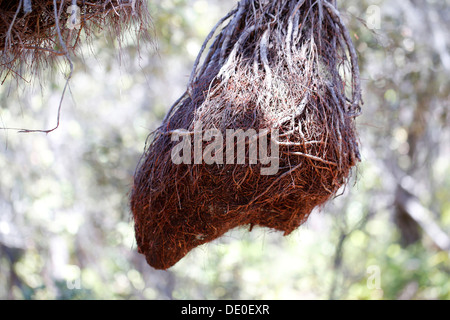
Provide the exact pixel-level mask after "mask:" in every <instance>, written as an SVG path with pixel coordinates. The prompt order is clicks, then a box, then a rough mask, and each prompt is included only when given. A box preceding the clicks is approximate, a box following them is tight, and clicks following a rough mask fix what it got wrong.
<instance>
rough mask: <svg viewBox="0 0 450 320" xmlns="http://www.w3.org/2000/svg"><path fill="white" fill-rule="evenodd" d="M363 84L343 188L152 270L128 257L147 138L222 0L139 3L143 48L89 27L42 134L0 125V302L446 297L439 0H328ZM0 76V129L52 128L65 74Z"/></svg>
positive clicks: (446, 163)
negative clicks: (319, 206)
mask: <svg viewBox="0 0 450 320" xmlns="http://www.w3.org/2000/svg"><path fill="white" fill-rule="evenodd" d="M340 3H341V4H340V7H341V10H343V9H345V10H346V11H347V13H346V14H345V18H346V21H347V23H348V24H349V26H350V27H351V29H352V38H353V40H354V42H355V46H356V48H357V50H358V52H359V55H360V62H361V71H362V78H363V84H364V88H363V89H364V92H363V93H364V100H365V105H364V108H363V115H362V116H361V117H359V118H358V119H357V127H358V130H359V133H360V140H361V144H362V162H361V164H360V165H359V167H358V169H357V170H356V171H355V173H354V175H353V180H352V184H351V185H349V186H348V187H347V188H345V190H343V194H342V195H341V196H339V197H337V198H336V199H334V200H333V201H332V202H330V203H329V204H328V205H327V206H326V207H325V208H324V209H323V210H321V211H317V212H314V213H313V214H312V217H311V219H310V220H309V221H308V222H307V223H306V224H305V225H303V226H302V227H300V228H299V229H298V230H297V231H295V232H294V233H293V234H292V235H290V236H288V237H283V236H282V235H281V234H280V233H278V232H274V231H271V230H268V229H262V228H260V229H257V228H255V229H254V230H253V231H252V232H250V233H249V232H247V230H246V229H245V230H241V229H236V230H232V231H230V232H229V233H227V234H226V235H225V236H224V237H222V238H220V239H218V240H216V241H214V242H212V243H209V244H206V245H203V246H201V247H199V248H196V249H195V250H193V251H192V252H191V253H190V254H189V255H188V256H187V257H185V258H184V259H182V260H181V261H180V262H179V263H178V264H176V265H175V266H174V267H173V268H171V269H169V270H168V271H157V270H154V269H152V268H151V267H149V266H148V265H147V264H146V262H145V259H144V257H143V256H141V255H139V254H138V253H137V252H136V245H135V242H134V234H133V224H132V221H131V219H130V211H129V207H128V191H129V189H130V186H131V183H132V177H133V173H134V170H135V167H136V164H137V162H138V159H139V157H140V155H141V153H142V151H143V148H144V143H145V139H146V137H147V135H148V133H149V132H150V131H151V130H152V129H154V128H155V127H156V126H157V125H158V123H159V122H160V121H161V119H162V117H163V116H164V114H165V112H166V110H167V109H168V108H169V107H170V105H171V104H172V103H173V102H174V101H175V100H176V99H177V98H178V97H179V95H180V94H181V93H182V92H183V91H184V89H185V85H186V83H187V80H188V77H189V74H190V70H191V67H192V64H193V61H194V59H195V57H196V55H197V52H198V51H199V49H200V46H201V44H202V42H203V39H204V38H205V37H206V35H207V34H208V33H209V30H210V29H211V28H212V26H213V25H214V24H215V23H216V22H217V20H218V19H219V18H220V17H222V16H223V15H224V14H225V13H227V12H228V10H229V9H231V8H233V7H234V6H235V5H236V1H235V0H227V1H220V0H208V1H207V0H151V1H149V7H150V12H151V14H152V19H153V27H154V30H153V32H154V34H153V42H152V43H149V44H147V45H143V44H142V43H141V47H140V50H137V47H136V43H135V41H133V38H132V37H131V36H130V37H129V38H125V42H124V43H122V50H121V51H120V53H119V51H118V49H117V45H116V44H115V43H114V42H113V41H110V40H109V39H107V38H106V37H103V36H102V35H99V37H98V39H97V40H96V41H94V42H93V43H92V44H91V45H90V46H89V47H86V48H85V50H84V54H83V56H81V57H78V58H76V59H74V67H75V72H74V74H73V77H72V79H71V81H70V91H69V92H68V93H67V94H66V96H65V100H64V103H63V106H62V114H61V124H60V127H59V128H58V129H57V130H56V131H54V132H52V133H50V134H48V135H45V134H40V133H28V134H24V133H18V132H17V131H16V130H5V129H4V130H0V298H1V299H450V277H449V272H450V260H449V252H450V242H449V237H448V234H449V230H450V101H449V96H450V85H449V79H450V38H449V37H448V35H449V34H450V20H449V19H450V9H449V8H450V1H448V0H441V1H435V0H404V1H394V0H364V1H356V0H346V1H341V2H340ZM46 72H48V74H51V75H52V76H51V77H47V78H45V80H44V81H43V82H42V83H40V82H39V81H33V80H32V79H27V81H28V80H29V81H28V82H25V81H16V80H12V79H7V80H6V81H5V82H4V83H3V84H2V85H1V86H0V127H3V128H11V127H12V128H26V129H48V128H52V127H53V126H54V125H55V122H56V114H57V107H58V104H59V99H60V98H61V93H62V90H63V87H64V84H65V79H64V76H65V74H66V72H67V68H66V67H65V66H64V65H63V64H61V65H59V66H56V67H55V68H54V70H47V71H46Z"/></svg>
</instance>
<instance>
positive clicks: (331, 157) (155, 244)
mask: <svg viewBox="0 0 450 320" xmlns="http://www.w3.org/2000/svg"><path fill="white" fill-rule="evenodd" d="M228 20H229V22H228V24H227V25H226V26H225V27H223V28H222V30H221V31H220V32H217V29H218V28H219V27H220V26H221V25H222V24H224V23H225V21H228ZM214 35H215V37H214ZM213 37H214V40H211V39H213ZM208 43H210V49H209V51H208V53H207V54H206V55H204V54H203V50H204V49H205V47H206V45H207V44H208ZM200 62H201V63H200ZM361 104H362V103H361V93H360V84H359V70H358V64H357V58H356V53H355V50H354V48H353V44H352V42H351V39H350V37H349V34H348V31H347V29H346V28H345V25H344V24H343V22H342V20H341V17H340V14H339V12H338V11H337V9H336V7H335V4H334V3H333V1H326V0H322V1H320V0H319V1H312V0H300V1H288V0H276V1H264V0H242V1H241V2H240V3H239V5H238V7H237V8H236V9H235V10H233V11H231V12H230V13H229V14H228V15H226V16H225V17H224V18H223V19H222V20H221V21H219V23H218V24H217V25H216V26H215V27H214V28H213V30H212V31H211V33H210V35H209V36H208V37H207V39H206V40H205V44H204V46H203V48H202V50H201V52H200V53H199V56H198V59H197V61H196V62H195V66H194V69H193V71H192V75H191V78H190V81H189V83H188V86H187V90H186V92H185V93H184V94H183V95H182V97H181V98H180V99H179V100H178V101H177V102H175V104H174V105H173V106H172V108H171V109H170V111H169V112H168V114H167V116H166V118H165V119H164V121H163V123H162V125H161V126H160V127H159V128H158V129H157V130H156V131H155V132H153V133H152V134H151V135H150V136H149V139H148V145H147V146H146V150H145V153H144V154H143V156H142V158H141V162H140V164H139V166H138V168H137V170H136V175H135V180H134V186H133V188H132V190H131V198H130V200H131V209H132V212H133V217H134V221H135V232H136V240H137V244H138V249H139V252H141V253H142V254H144V255H145V256H146V259H147V261H148V263H149V264H150V265H151V266H153V267H155V268H158V269H166V268H169V267H171V266H172V265H174V264H175V263H176V262H177V261H179V260H180V259H181V258H182V257H184V256H185V255H186V254H187V253H188V252H189V251H190V250H191V249H193V248H194V247H196V246H198V245H201V244H203V243H206V242H209V241H212V240H214V239H216V238H218V237H220V236H222V235H223V234H224V233H225V232H227V231H228V230H230V229H233V228H236V227H239V226H246V225H247V226H249V227H250V229H251V228H252V227H253V226H255V225H257V226H262V227H268V228H272V229H275V230H279V231H282V232H284V234H285V235H288V234H289V233H291V232H292V231H293V230H295V229H296V228H298V227H299V226H300V225H301V224H302V223H304V222H305V221H306V220H307V218H308V216H309V215H310V213H311V211H312V210H313V209H314V208H316V207H320V206H322V205H323V204H325V203H326V202H327V201H328V200H329V199H331V198H332V197H333V196H335V195H336V193H337V192H338V190H339V189H340V188H341V187H343V186H344V185H345V184H346V182H347V181H348V178H349V176H350V173H351V170H352V168H353V167H354V166H355V165H356V164H357V162H358V160H359V151H358V142H357V135H356V131H355V128H354V118H355V117H356V116H357V115H358V114H359V112H360V106H361ZM198 123H202V128H201V132H200V133H204V132H206V131H208V130H215V131H216V132H217V133H218V135H217V136H216V138H217V137H218V136H226V134H227V130H230V129H233V130H239V129H242V130H254V131H255V132H270V133H269V134H267V138H268V140H269V142H268V144H270V145H273V144H275V145H276V146H277V147H278V150H279V151H278V154H275V155H274V154H271V155H270V156H271V157H277V159H278V161H279V163H278V170H277V172H276V173H274V174H267V175H263V174H261V169H263V168H265V167H267V164H263V163H261V162H259V163H251V151H250V148H247V149H246V153H245V160H246V161H245V162H244V164H238V162H239V161H238V160H239V159H237V152H236V153H234V158H233V159H232V160H234V161H231V162H229V161H228V160H229V159H227V161H225V160H223V161H222V162H221V161H216V162H215V163H212V164H207V163H205V162H202V163H196V162H195V159H194V157H195V156H194V155H192V154H191V158H190V160H191V161H188V162H187V163H181V164H175V163H174V161H173V154H172V150H173V148H174V147H175V145H176V144H177V143H178V141H172V140H173V139H172V136H173V134H174V133H175V132H180V131H182V132H183V133H184V134H185V135H188V136H189V137H190V138H192V137H193V136H194V135H195V134H198V133H199V132H198V131H196V130H197V129H196V124H198ZM275 130H276V132H277V134H276V135H274V134H273V132H275ZM205 140H208V139H205ZM190 141H192V140H190ZM212 143H216V142H213V141H207V142H206V143H204V144H203V145H202V151H205V150H210V149H207V148H208V147H210V146H211V144H212ZM236 143H237V142H236V141H234V140H233V145H232V147H233V148H238V146H237V145H236ZM260 143H261V142H260ZM227 147H229V145H227V143H226V142H225V141H224V142H223V144H222V145H221V148H219V149H217V148H216V149H215V151H214V152H215V153H217V154H218V153H220V152H221V151H223V150H225V149H226V148H227ZM247 147H250V142H249V141H247ZM194 148H195V147H194ZM235 150H236V149H235ZM214 152H213V153H214Z"/></svg>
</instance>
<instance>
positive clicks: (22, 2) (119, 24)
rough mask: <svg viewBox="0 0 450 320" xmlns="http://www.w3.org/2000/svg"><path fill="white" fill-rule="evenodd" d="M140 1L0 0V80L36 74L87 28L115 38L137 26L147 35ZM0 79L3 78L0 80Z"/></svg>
mask: <svg viewBox="0 0 450 320" xmlns="http://www.w3.org/2000/svg"><path fill="white" fill-rule="evenodd" d="M146 3H147V2H146V1H144V0H117V1H116V0H114V1H111V0H91V1H84V0H78V1H77V0H39V1H36V0H13V1H6V0H0V54H1V56H0V81H3V79H5V78H6V76H7V75H12V76H13V77H16V78H20V77H23V76H24V74H36V73H37V74H39V72H40V71H41V70H42V69H44V68H45V67H46V66H48V65H49V63H51V62H53V61H55V60H56V58H58V57H61V56H66V57H67V56H68V54H74V53H76V52H77V49H78V48H79V47H80V44H81V43H84V42H86V41H87V40H88V39H89V37H90V35H91V34H92V33H97V32H104V31H106V32H108V33H109V34H111V35H112V36H113V37H115V38H116V39H117V40H118V42H120V40H121V39H120V38H121V36H122V35H123V31H125V30H128V29H129V28H130V26H132V25H137V26H138V27H137V28H135V29H136V34H137V35H138V37H139V38H147V37H148V34H149V30H150V15H149V12H148V9H147V4H146ZM1 78H3V79H1Z"/></svg>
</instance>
